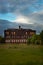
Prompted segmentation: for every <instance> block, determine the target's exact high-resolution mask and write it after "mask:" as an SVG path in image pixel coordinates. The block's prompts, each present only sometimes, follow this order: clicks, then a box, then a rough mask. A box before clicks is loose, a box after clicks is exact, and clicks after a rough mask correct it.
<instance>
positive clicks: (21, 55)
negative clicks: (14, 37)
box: [0, 44, 43, 65]
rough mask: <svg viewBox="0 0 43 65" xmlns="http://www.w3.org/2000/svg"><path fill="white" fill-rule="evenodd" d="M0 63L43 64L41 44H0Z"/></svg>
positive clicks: (42, 47)
mask: <svg viewBox="0 0 43 65" xmlns="http://www.w3.org/2000/svg"><path fill="white" fill-rule="evenodd" d="M0 65H43V46H40V45H28V46H27V45H26V44H2V45H0Z"/></svg>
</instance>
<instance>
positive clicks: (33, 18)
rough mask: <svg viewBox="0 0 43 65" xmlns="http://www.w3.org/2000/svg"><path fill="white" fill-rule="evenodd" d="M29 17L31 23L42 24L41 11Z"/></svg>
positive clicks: (42, 14) (42, 16)
mask: <svg viewBox="0 0 43 65" xmlns="http://www.w3.org/2000/svg"><path fill="white" fill-rule="evenodd" d="M29 17H30V20H31V21H32V22H34V23H39V24H43V12H42V11H40V12H36V13H33V14H31V15H30V16H29Z"/></svg>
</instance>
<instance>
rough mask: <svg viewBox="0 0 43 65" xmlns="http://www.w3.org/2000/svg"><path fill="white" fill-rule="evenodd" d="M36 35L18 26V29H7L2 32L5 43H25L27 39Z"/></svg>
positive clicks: (33, 31) (30, 30)
mask: <svg viewBox="0 0 43 65" xmlns="http://www.w3.org/2000/svg"><path fill="white" fill-rule="evenodd" d="M34 34H36V31H35V30H32V29H23V28H21V27H20V26H19V29H7V30H5V31H4V37H5V42H6V43H27V39H28V38H29V37H32V35H34Z"/></svg>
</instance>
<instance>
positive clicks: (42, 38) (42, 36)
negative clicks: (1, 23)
mask: <svg viewBox="0 0 43 65" xmlns="http://www.w3.org/2000/svg"><path fill="white" fill-rule="evenodd" d="M40 39H41V44H43V30H42V31H41V33H40Z"/></svg>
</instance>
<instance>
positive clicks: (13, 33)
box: [6, 32, 35, 35]
mask: <svg viewBox="0 0 43 65" xmlns="http://www.w3.org/2000/svg"><path fill="white" fill-rule="evenodd" d="M6 34H7V35H9V34H10V33H9V32H6ZM11 34H12V35H15V34H16V32H11ZM24 34H26V35H27V34H31V35H33V34H35V33H34V32H30V33H29V32H25V33H24Z"/></svg>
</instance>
